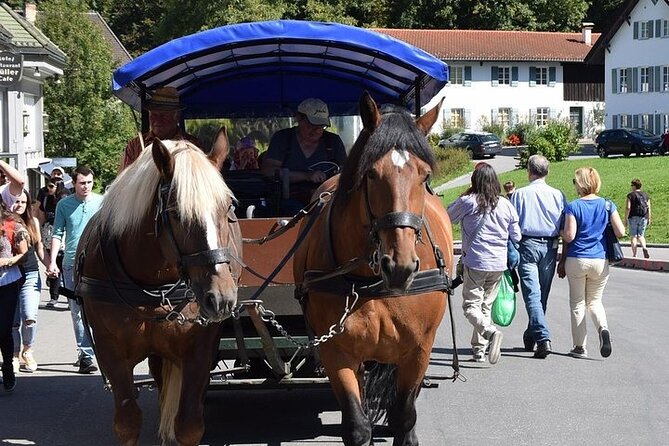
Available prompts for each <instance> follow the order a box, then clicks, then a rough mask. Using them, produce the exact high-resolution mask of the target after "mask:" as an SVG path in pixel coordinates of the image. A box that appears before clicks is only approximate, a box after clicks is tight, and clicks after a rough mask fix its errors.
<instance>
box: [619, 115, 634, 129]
mask: <svg viewBox="0 0 669 446" xmlns="http://www.w3.org/2000/svg"><path fill="white" fill-rule="evenodd" d="M631 124H632V122H631V121H630V119H629V115H620V127H631Z"/></svg>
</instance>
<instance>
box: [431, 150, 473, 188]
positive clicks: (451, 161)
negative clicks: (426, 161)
mask: <svg viewBox="0 0 669 446" xmlns="http://www.w3.org/2000/svg"><path fill="white" fill-rule="evenodd" d="M433 149H434V153H435V157H436V158H437V168H436V169H435V170H436V171H435V172H434V175H433V182H434V183H435V184H441V183H444V182H446V181H448V180H451V179H453V178H456V177H458V176H460V175H462V174H465V173H467V172H468V171H469V170H471V161H470V159H469V154H468V153H467V151H466V150H462V149H453V148H450V149H442V148H441V147H437V146H433Z"/></svg>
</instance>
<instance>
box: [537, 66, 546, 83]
mask: <svg viewBox="0 0 669 446" xmlns="http://www.w3.org/2000/svg"><path fill="white" fill-rule="evenodd" d="M536 70H537V71H536V81H537V85H548V68H547V67H537V68H536Z"/></svg>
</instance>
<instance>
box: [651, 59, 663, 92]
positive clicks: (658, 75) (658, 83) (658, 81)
mask: <svg viewBox="0 0 669 446" xmlns="http://www.w3.org/2000/svg"><path fill="white" fill-rule="evenodd" d="M653 71H654V72H655V91H662V67H661V66H659V65H658V66H656V67H653Z"/></svg>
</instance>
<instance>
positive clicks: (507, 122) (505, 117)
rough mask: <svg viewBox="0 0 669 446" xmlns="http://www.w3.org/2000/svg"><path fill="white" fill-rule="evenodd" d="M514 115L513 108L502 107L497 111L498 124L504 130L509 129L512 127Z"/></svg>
mask: <svg viewBox="0 0 669 446" xmlns="http://www.w3.org/2000/svg"><path fill="white" fill-rule="evenodd" d="M512 115H513V110H512V109H511V107H500V108H498V109H497V124H499V125H501V126H502V128H504V129H508V128H509V127H511V116H512Z"/></svg>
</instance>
